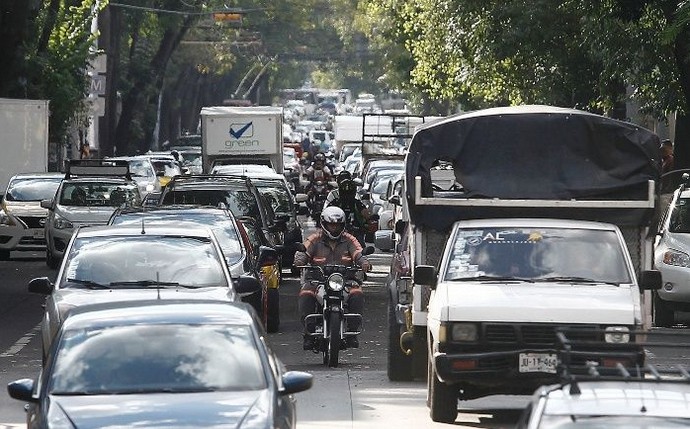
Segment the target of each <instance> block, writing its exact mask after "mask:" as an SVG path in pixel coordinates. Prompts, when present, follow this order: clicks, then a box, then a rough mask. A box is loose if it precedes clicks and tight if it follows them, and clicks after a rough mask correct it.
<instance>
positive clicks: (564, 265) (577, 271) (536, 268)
mask: <svg viewBox="0 0 690 429" xmlns="http://www.w3.org/2000/svg"><path fill="white" fill-rule="evenodd" d="M451 243H452V248H451V254H450V259H449V262H448V265H447V268H446V271H445V273H444V279H445V280H468V279H475V278H486V279H491V278H505V277H515V278H519V279H530V280H535V281H538V280H541V281H546V280H549V281H559V280H560V281H564V282H567V281H569V280H575V279H577V280H579V281H588V280H591V281H594V282H603V283H615V284H621V283H631V279H630V274H629V271H628V264H627V263H626V259H625V256H624V254H623V249H622V248H621V245H620V242H619V240H618V236H617V235H616V233H615V232H613V231H603V230H589V229H577V228H567V229H560V228H538V227H535V228H481V229H459V230H458V231H457V232H456V233H455V235H454V237H452V239H451Z"/></svg>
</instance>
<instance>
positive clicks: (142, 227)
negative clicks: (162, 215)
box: [141, 219, 146, 235]
mask: <svg viewBox="0 0 690 429" xmlns="http://www.w3.org/2000/svg"><path fill="white" fill-rule="evenodd" d="M141 234H142V235H143V234H146V230H145V229H144V219H141Z"/></svg>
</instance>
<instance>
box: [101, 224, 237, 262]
mask: <svg viewBox="0 0 690 429" xmlns="http://www.w3.org/2000/svg"><path fill="white" fill-rule="evenodd" d="M141 222H144V223H145V224H146V225H171V226H178V227H182V228H185V227H190V228H198V227H199V226H208V227H209V228H211V231H213V234H214V235H215V236H216V240H218V244H220V248H221V249H222V250H223V255H224V256H225V259H226V260H227V262H228V265H233V264H235V263H237V262H239V260H240V259H241V258H242V242H241V240H240V238H239V235H238V233H237V229H236V228H235V224H234V223H233V222H232V220H231V219H229V218H228V216H226V215H225V214H218V215H216V214H212V213H191V212H187V211H185V210H180V211H179V213H177V212H176V213H165V214H160V215H156V214H155V213H151V212H148V213H146V214H143V213H138V212H137V213H131V214H120V215H118V216H115V217H113V219H112V221H111V224H113V225H140V224H141Z"/></svg>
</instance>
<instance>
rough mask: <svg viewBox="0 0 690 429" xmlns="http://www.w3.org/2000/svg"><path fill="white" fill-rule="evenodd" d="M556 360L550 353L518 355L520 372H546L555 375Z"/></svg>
mask: <svg viewBox="0 0 690 429" xmlns="http://www.w3.org/2000/svg"><path fill="white" fill-rule="evenodd" d="M556 364H557V359H556V355H555V354H550V353H520V361H519V364H518V365H519V368H518V369H519V371H520V372H546V373H549V374H555V373H556Z"/></svg>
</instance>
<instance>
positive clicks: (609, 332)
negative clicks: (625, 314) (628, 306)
mask: <svg viewBox="0 0 690 429" xmlns="http://www.w3.org/2000/svg"><path fill="white" fill-rule="evenodd" d="M604 331H605V332H606V333H605V334H604V339H605V340H606V342H607V343H629V342H630V329H628V328H627V327H625V326H609V327H608V328H606V329H605V330H604Z"/></svg>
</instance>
